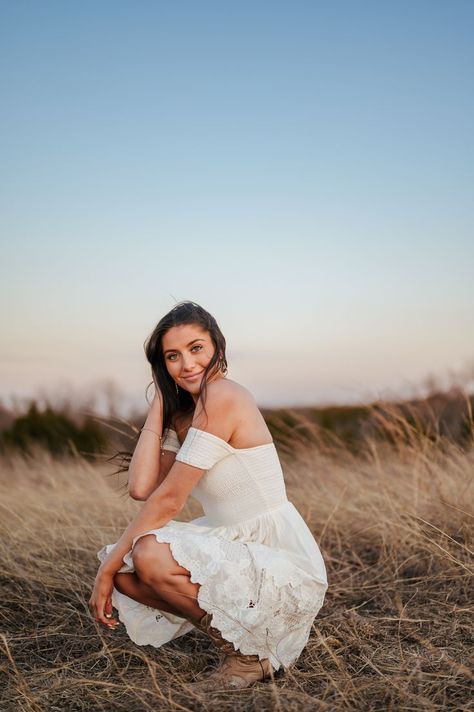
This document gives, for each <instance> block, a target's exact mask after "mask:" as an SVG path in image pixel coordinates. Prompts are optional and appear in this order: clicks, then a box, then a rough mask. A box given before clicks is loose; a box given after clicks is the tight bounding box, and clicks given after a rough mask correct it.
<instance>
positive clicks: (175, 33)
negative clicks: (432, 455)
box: [0, 0, 474, 405]
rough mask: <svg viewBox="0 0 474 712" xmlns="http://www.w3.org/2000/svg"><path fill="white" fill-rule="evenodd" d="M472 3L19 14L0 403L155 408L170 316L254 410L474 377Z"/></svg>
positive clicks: (7, 102)
mask: <svg viewBox="0 0 474 712" xmlns="http://www.w3.org/2000/svg"><path fill="white" fill-rule="evenodd" d="M473 24H474V3H473V2H472V1H471V0H467V1H463V0H456V2H449V1H448V0H446V1H443V2H440V1H437V0H427V1H422V0H397V2H388V1H387V2H380V1H377V2H366V1H360V2H353V1H352V0H351V1H334V2H316V1H315V0H312V1H311V2H298V1H297V0H296V1H294V0H293V1H292V2H278V1H274V2H255V1H253V2H242V1H241V2H239V3H225V2H224V3H223V2H217V1H216V2H206V1H205V0H203V1H202V2H199V3H197V2H190V1H184V2H179V3H164V2H159V1H154V2H151V1H150V2H147V1H140V2H117V1H114V2H105V1H99V2H81V3H64V2H59V1H58V2H51V1H48V0H45V1H44V2H41V3H38V2H31V1H28V2H27V1H21V0H19V1H18V2H10V3H7V2H5V3H2V5H1V8H0V27H1V30H0V33H1V37H0V46H1V50H0V51H1V57H0V59H1V67H2V70H1V77H0V82H1V98H2V109H1V112H0V128H1V131H0V136H1V138H0V141H1V167H0V171H1V194H0V201H1V205H0V209H1V245H2V255H1V268H0V269H1V286H0V298H1V304H2V323H1V333H0V336H1V346H0V366H1V375H0V398H2V399H3V400H4V402H8V399H11V397H12V396H13V395H14V394H17V395H20V396H26V395H33V394H36V393H39V392H49V391H51V392H52V391H53V390H54V389H56V390H57V389H61V388H62V389H67V388H69V387H71V388H73V389H76V390H77V392H78V393H79V394H80V393H85V392H86V391H87V390H88V389H92V391H94V389H95V390H98V389H99V388H100V384H101V383H103V382H104V381H106V380H109V381H114V382H115V383H116V384H117V388H118V389H119V390H120V391H121V392H123V404H126V403H127V404H131V403H134V404H136V405H145V399H144V390H145V386H146V384H147V383H148V382H149V380H150V379H149V372H148V368H147V364H146V362H145V358H144V353H143V342H144V340H145V338H146V337H147V335H148V334H149V333H150V331H151V330H152V329H153V327H154V325H155V323H156V322H157V321H158V320H159V319H160V318H161V316H163V315H164V314H165V313H166V312H167V311H168V310H169V309H170V308H172V306H173V305H174V304H175V302H176V301H180V300H182V299H191V300H193V301H196V302H198V303H200V304H201V305H202V306H204V307H205V308H206V309H208V310H209V311H210V312H211V313H212V314H214V316H215V317H216V319H217V321H218V323H219V325H220V326H221V328H222V330H223V332H224V335H225V337H226V339H227V345H228V351H227V356H228V361H229V377H230V378H233V379H234V380H237V381H239V382H241V383H243V384H244V385H245V386H246V387H248V388H249V389H250V390H251V391H252V392H253V393H254V395H255V397H256V398H257V401H258V402H259V404H261V405H285V404H287V405H296V404H298V403H310V404H313V403H321V402H328V401H334V402H354V401H356V400H358V399H365V398H372V397H380V396H387V395H390V394H392V395H393V394H396V393H402V392H403V390H404V389H405V388H406V387H407V385H410V384H415V383H419V382H421V380H422V379H424V378H425V377H426V376H427V375H428V374H430V373H434V374H438V375H440V376H442V375H444V374H446V373H447V372H448V371H449V370H453V369H460V368H465V367H466V366H468V365H469V364H471V363H473V359H474V318H473V315H474V309H473V307H474V297H473V282H474V280H473V277H474V240H473V229H472V228H473V218H474V214H473V213H474V210H473V185H474V175H473V172H474V171H473V166H474V162H473V140H472V137H473V131H472V128H473V126H474V92H473V77H474V48H473V42H472V37H473V29H474V27H473Z"/></svg>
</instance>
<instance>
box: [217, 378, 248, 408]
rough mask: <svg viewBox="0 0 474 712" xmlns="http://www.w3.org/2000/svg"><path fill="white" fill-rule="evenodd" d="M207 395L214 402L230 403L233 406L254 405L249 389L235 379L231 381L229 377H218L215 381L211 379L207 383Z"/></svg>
mask: <svg viewBox="0 0 474 712" xmlns="http://www.w3.org/2000/svg"><path fill="white" fill-rule="evenodd" d="M207 391H208V394H209V397H210V398H212V400H213V401H215V403H216V404H219V403H222V404H223V405H229V404H232V405H233V406H234V407H239V406H247V407H248V406H250V407H251V406H252V405H254V406H255V407H256V402H255V398H254V397H253V395H252V394H251V393H250V391H249V390H248V389H247V388H245V387H244V386H242V385H241V384H240V383H237V381H232V380H231V379H230V378H219V379H218V380H217V381H211V382H210V383H208V384H207Z"/></svg>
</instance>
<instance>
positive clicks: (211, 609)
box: [99, 522, 327, 670]
mask: <svg viewBox="0 0 474 712" xmlns="http://www.w3.org/2000/svg"><path fill="white" fill-rule="evenodd" d="M178 528H179V523H178ZM176 529H177V527H176V525H174V524H173V523H171V522H170V523H169V524H168V525H166V527H163V528H161V529H160V530H157V531H155V532H153V533H154V534H155V536H156V540H157V541H160V542H166V543H168V544H169V545H170V548H171V553H172V555H173V557H174V558H175V559H176V561H177V562H178V563H179V564H180V566H184V567H185V568H186V569H188V571H190V573H191V576H190V580H191V582H192V583H199V584H200V588H199V591H198V603H199V606H200V607H201V608H202V609H203V610H205V611H206V612H207V613H211V614H212V621H211V622H212V625H213V626H214V627H215V628H218V629H219V630H220V632H221V634H222V636H223V637H224V638H225V639H226V640H229V641H230V642H232V643H233V645H234V648H235V649H236V650H237V649H238V650H240V651H241V652H242V653H243V654H244V655H258V656H259V658H260V659H261V660H263V659H265V658H269V659H270V662H271V664H272V665H273V667H274V668H275V670H278V669H279V668H280V666H281V665H283V666H284V667H289V666H290V665H291V664H292V663H293V662H295V660H296V659H297V658H298V657H299V655H300V653H301V651H302V650H303V648H304V647H305V645H306V643H307V642H308V638H309V635H310V631H311V627H312V623H313V621H314V618H315V616H316V615H317V613H318V612H319V610H320V608H321V606H322V605H323V602H324V598H325V593H326V588H327V585H324V584H322V583H321V582H319V581H316V580H315V579H314V578H312V577H310V576H309V575H308V574H307V573H306V572H304V571H303V570H302V569H300V568H298V567H297V566H295V565H293V564H292V563H289V562H288V559H286V558H285V556H284V555H282V554H281V553H280V552H278V551H277V550H272V549H271V548H270V547H267V546H264V545H261V544H258V543H256V542H247V543H243V542H239V541H229V540H227V539H225V538H224V537H220V536H216V535H210V534H207V535H206V536H205V537H204V536H203V537H201V536H199V535H196V534H193V533H192V532H191V533H187V532H186V531H185V530H184V529H183V528H182V527H181V528H179V531H177V530H176ZM173 530H175V531H173ZM145 535H146V534H145V533H144V534H143V535H141V536H145ZM138 538H140V537H138ZM104 549H105V548H104ZM104 549H102V550H101V552H99V558H100V556H101V555H103V552H104ZM124 562H125V566H124V567H122V569H121V571H133V561H132V557H131V552H129V553H128V554H127V555H126V556H125V557H124ZM155 614H156V611H155ZM158 615H160V616H161V614H158ZM156 621H157V622H159V621H160V618H158V616H157V617H156ZM125 623H126V621H125ZM136 642H138V644H140V642H139V641H136Z"/></svg>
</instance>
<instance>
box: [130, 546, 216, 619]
mask: <svg viewBox="0 0 474 712" xmlns="http://www.w3.org/2000/svg"><path fill="white" fill-rule="evenodd" d="M132 556H133V563H134V568H135V572H136V574H137V576H138V579H139V580H140V581H141V582H142V583H144V584H146V585H147V586H148V588H149V589H151V591H152V592H153V593H152V596H154V597H156V598H159V599H164V600H165V601H166V603H168V604H169V605H170V606H171V607H172V608H173V609H174V610H177V611H178V613H177V614H176V615H180V616H183V617H184V618H187V619H188V620H200V619H201V618H202V617H203V616H204V615H205V614H206V611H205V610H203V609H202V608H201V607H200V606H199V604H198V601H197V595H198V591H199V588H200V584H198V583H191V581H190V577H191V574H190V572H189V571H188V570H187V569H186V568H184V566H180V565H179V564H178V562H177V561H176V560H175V559H174V558H173V556H172V554H171V549H170V545H169V544H167V543H165V542H158V541H157V540H156V537H155V536H154V535H152V534H151V535H146V536H143V537H141V538H140V539H139V541H138V542H137V543H136V544H135V547H134V549H133V554H132Z"/></svg>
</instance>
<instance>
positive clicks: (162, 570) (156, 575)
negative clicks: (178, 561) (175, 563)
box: [132, 536, 169, 585]
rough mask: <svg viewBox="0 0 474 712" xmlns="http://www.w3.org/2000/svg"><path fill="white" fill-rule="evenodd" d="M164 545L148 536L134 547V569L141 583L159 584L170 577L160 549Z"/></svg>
mask: <svg viewBox="0 0 474 712" xmlns="http://www.w3.org/2000/svg"><path fill="white" fill-rule="evenodd" d="M162 546H163V544H160V543H159V542H157V541H156V539H155V537H152V536H146V537H142V538H141V539H139V540H138V541H137V543H136V544H135V546H134V547H133V552H132V561H133V568H134V569H135V571H136V573H137V576H138V577H139V579H140V580H141V581H143V582H144V583H146V584H150V583H154V584H155V585H156V584H159V583H161V582H162V581H166V580H167V579H168V577H169V572H168V570H167V567H166V566H165V565H164V562H163V561H162V558H163V557H162V556H161V552H160V549H161V547H162Z"/></svg>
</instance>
